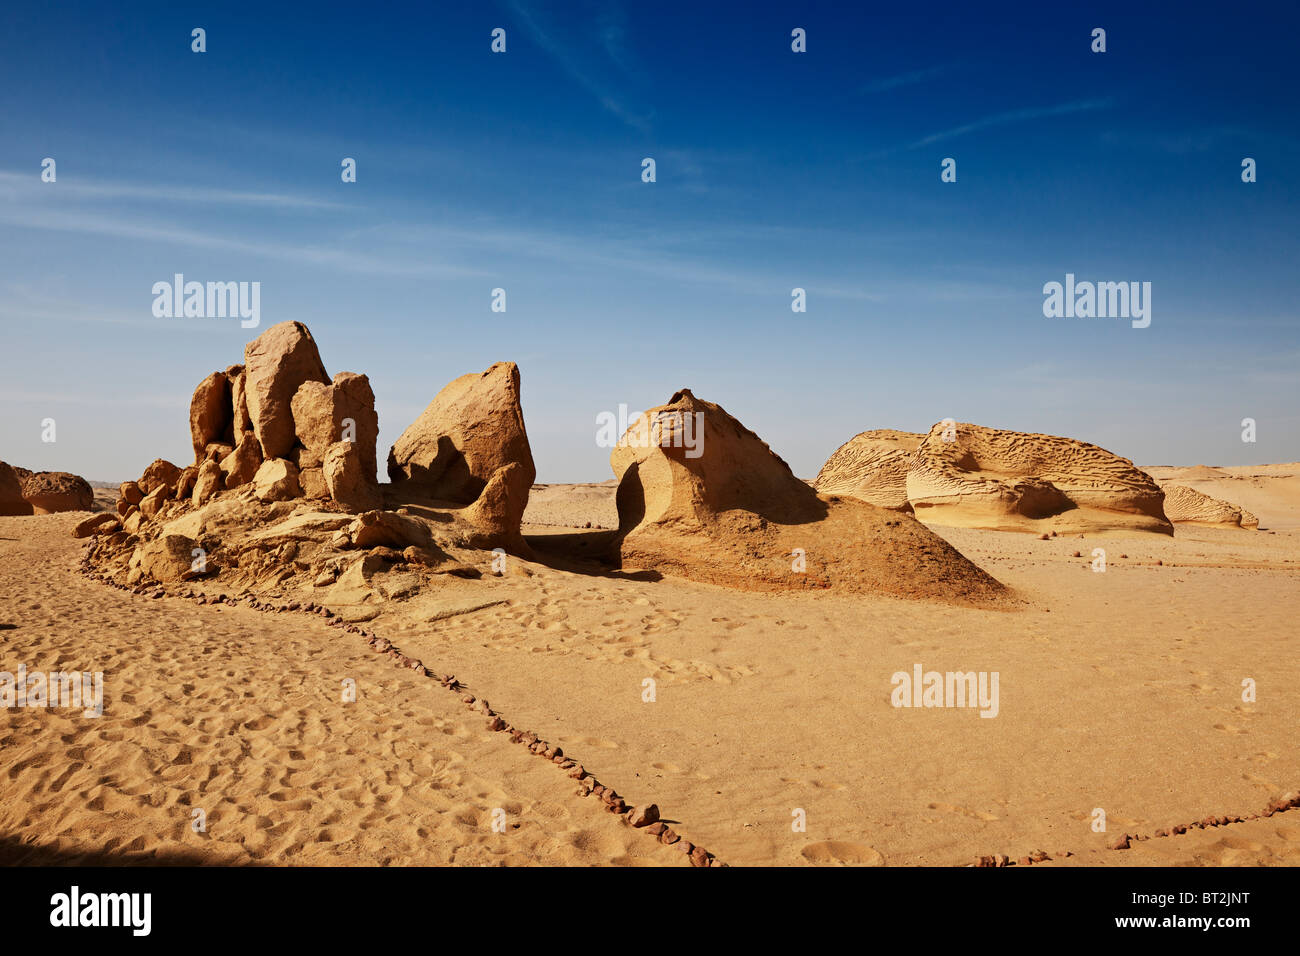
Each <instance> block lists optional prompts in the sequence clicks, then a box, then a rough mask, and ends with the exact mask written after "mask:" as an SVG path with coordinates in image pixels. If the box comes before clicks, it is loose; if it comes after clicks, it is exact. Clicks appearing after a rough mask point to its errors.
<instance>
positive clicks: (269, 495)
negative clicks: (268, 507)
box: [253, 458, 302, 501]
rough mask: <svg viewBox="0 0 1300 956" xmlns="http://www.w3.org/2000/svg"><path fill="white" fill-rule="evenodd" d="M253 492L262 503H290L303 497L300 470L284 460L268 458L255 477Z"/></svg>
mask: <svg viewBox="0 0 1300 956" xmlns="http://www.w3.org/2000/svg"><path fill="white" fill-rule="evenodd" d="M253 492H254V494H256V495H257V497H258V499H259V500H261V501H288V500H289V499H290V498H298V497H300V496H301V495H302V487H301V485H299V484H298V468H297V466H296V465H294V463H293V462H291V461H286V460H285V459H283V458H268V459H267V460H266V461H264V462H262V465H261V467H259V468H258V469H257V474H255V475H254V476H253Z"/></svg>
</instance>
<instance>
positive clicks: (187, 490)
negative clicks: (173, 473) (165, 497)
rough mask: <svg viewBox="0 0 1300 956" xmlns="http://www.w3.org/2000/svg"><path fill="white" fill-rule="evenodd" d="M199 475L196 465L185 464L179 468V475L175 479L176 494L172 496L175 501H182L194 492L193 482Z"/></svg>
mask: <svg viewBox="0 0 1300 956" xmlns="http://www.w3.org/2000/svg"><path fill="white" fill-rule="evenodd" d="M198 477H199V466H198V465H186V466H185V467H184V468H182V469H181V474H180V477H179V478H177V479H176V494H175V495H173V497H174V498H175V499H176V500H177V501H183V500H185V499H186V498H188V497H189V496H190V495H191V494H193V492H194V482H195V481H197V480H198Z"/></svg>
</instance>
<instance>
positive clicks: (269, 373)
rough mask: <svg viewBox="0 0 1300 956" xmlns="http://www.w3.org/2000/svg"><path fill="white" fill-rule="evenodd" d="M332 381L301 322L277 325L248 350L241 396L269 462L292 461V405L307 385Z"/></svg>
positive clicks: (245, 354)
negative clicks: (296, 396) (305, 383)
mask: <svg viewBox="0 0 1300 956" xmlns="http://www.w3.org/2000/svg"><path fill="white" fill-rule="evenodd" d="M329 381H330V380H329V376H328V375H326V374H325V366H324V365H322V364H321V360H320V352H319V351H318V350H317V349H316V340H315V339H313V338H312V336H311V332H309V331H308V330H307V326H305V325H303V324H302V323H301V322H281V323H280V324H278V325H273V326H271V327H270V328H269V329H267V330H266V331H265V332H263V333H262V334H261V335H259V336H258V337H257V338H256V339H254V340H253V341H252V342H249V343H248V345H246V346H245V347H244V375H243V388H242V392H243V395H244V400H245V402H246V403H247V406H248V416H249V419H250V421H251V423H252V426H253V432H254V434H256V435H257V440H258V442H259V443H260V444H261V446H262V454H263V455H264V456H265V457H266V458H288V457H289V453H290V452H291V451H292V450H293V446H294V421H293V409H292V403H293V397H294V395H295V394H296V393H297V391H298V389H299V387H300V386H301V385H302V383H303V382H320V383H322V384H325V385H328V384H329ZM232 400H233V390H232ZM232 419H233V413H232Z"/></svg>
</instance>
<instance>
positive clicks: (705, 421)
mask: <svg viewBox="0 0 1300 956" xmlns="http://www.w3.org/2000/svg"><path fill="white" fill-rule="evenodd" d="M610 465H611V467H612V468H613V470H614V474H615V475H616V476H617V477H618V479H619V485H618V492H617V505H618V514H619V536H618V543H617V551H618V558H619V560H620V561H621V564H622V566H623V567H624V568H646V569H653V570H658V571H662V572H665V573H670V574H675V575H680V576H682V577H688V578H693V579H696V580H702V581H707V582H711V583H717V584H724V585H727V586H731V587H740V588H750V589H765V590H775V589H787V588H789V589H815V588H836V589H840V590H846V591H867V592H873V593H886V594H896V595H903V596H913V597H929V598H933V599H939V600H950V601H964V600H965V601H987V600H992V599H994V598H996V597H998V596H999V595H1000V594H1001V593H1002V591H1003V588H1002V586H1001V585H1000V584H998V582H997V581H995V580H994V579H993V578H991V577H990V576H989V575H987V574H986V573H985V572H984V571H982V570H980V569H979V568H978V567H976V566H975V565H974V564H972V563H971V562H970V561H968V560H967V559H966V558H965V557H963V556H962V555H961V554H960V553H958V552H957V551H956V549H954V548H953V547H952V546H951V545H949V544H948V543H947V542H946V541H944V540H943V539H941V538H940V537H938V536H937V535H936V534H934V533H933V532H931V531H929V530H927V529H926V528H925V527H924V526H923V525H922V524H920V523H919V522H918V521H916V520H915V519H913V518H911V517H910V516H908V515H906V514H899V513H897V512H893V511H888V510H886V509H884V508H880V507H877V506H875V505H872V504H868V503H866V502H864V501H859V500H857V499H853V498H847V497H838V496H822V495H819V494H818V493H817V492H816V491H814V490H813V489H812V488H810V487H809V486H808V485H807V484H805V483H804V482H802V481H800V480H799V479H798V478H796V477H795V476H794V474H793V473H792V472H791V471H790V468H789V466H788V465H787V464H786V463H785V462H784V461H782V460H781V459H780V458H779V457H777V456H776V455H775V454H773V453H772V451H771V449H770V448H769V447H768V446H767V444H766V443H764V442H763V441H762V440H761V439H760V438H759V437H758V436H757V435H755V434H754V433H753V432H752V431H750V430H749V429H747V428H745V426H744V425H742V424H741V423H740V422H738V421H737V420H736V419H735V418H733V417H732V416H731V415H729V414H727V412H726V411H725V410H723V409H722V408H721V407H720V406H718V405H715V404H713V403H712V402H706V401H702V400H700V399H698V398H696V397H695V396H694V395H693V394H692V393H691V392H690V390H688V389H683V390H681V391H679V392H677V393H676V394H674V395H673V396H672V398H671V399H669V401H668V404H666V405H663V406H660V407H658V408H653V409H650V410H648V411H646V412H644V413H643V414H642V415H641V416H639V417H638V419H637V420H636V421H635V422H633V423H632V425H631V426H630V427H629V428H628V430H627V432H626V433H625V434H624V435H623V437H622V438H621V439H620V440H619V443H618V445H617V446H616V447H615V448H614V450H613V452H612V454H611V455H610Z"/></svg>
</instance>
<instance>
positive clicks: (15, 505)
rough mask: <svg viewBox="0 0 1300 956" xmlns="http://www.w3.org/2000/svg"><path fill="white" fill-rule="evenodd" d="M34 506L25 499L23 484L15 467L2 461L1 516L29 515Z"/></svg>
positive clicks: (0, 471) (0, 485)
mask: <svg viewBox="0 0 1300 956" xmlns="http://www.w3.org/2000/svg"><path fill="white" fill-rule="evenodd" d="M31 513H32V505H31V502H29V501H28V500H27V499H26V498H24V497H23V482H22V480H21V479H20V478H19V477H18V472H16V471H15V470H14V469H13V466H11V465H8V464H6V463H5V462H3V461H0V515H6V516H8V515H29V514H31Z"/></svg>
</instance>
